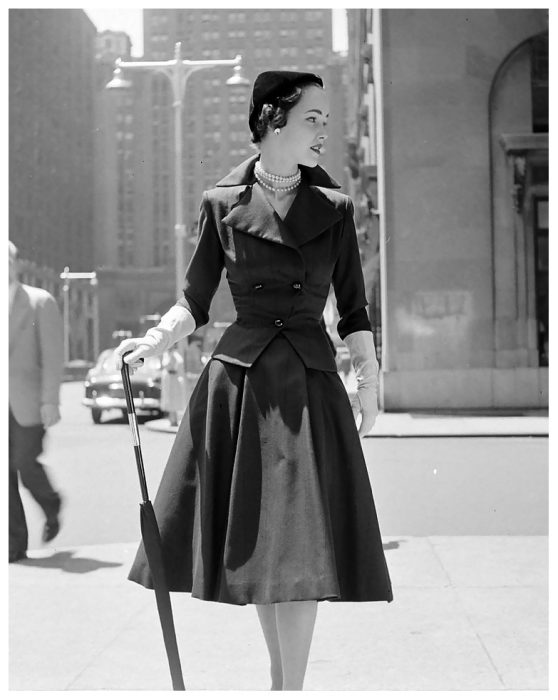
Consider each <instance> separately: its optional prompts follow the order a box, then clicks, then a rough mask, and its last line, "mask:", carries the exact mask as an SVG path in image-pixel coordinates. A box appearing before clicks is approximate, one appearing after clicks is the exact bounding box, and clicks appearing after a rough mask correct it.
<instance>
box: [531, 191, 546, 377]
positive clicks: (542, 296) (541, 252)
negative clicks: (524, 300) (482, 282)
mask: <svg viewBox="0 0 558 700" xmlns="http://www.w3.org/2000/svg"><path fill="white" fill-rule="evenodd" d="M534 205H535V294H536V313H537V337H538V350H539V366H540V367H548V289H549V287H548V199H547V198H538V197H536V198H535V200H534Z"/></svg>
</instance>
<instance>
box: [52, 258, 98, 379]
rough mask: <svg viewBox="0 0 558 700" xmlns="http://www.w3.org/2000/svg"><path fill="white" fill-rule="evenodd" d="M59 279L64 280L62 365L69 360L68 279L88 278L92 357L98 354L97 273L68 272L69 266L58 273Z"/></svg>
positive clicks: (95, 357) (94, 357) (66, 363)
mask: <svg viewBox="0 0 558 700" xmlns="http://www.w3.org/2000/svg"><path fill="white" fill-rule="evenodd" d="M60 279H61V280H64V285H63V287H62V292H63V297H62V299H63V320H64V330H63V333H64V365H66V366H67V365H68V364H69V362H70V280H89V284H90V285H91V293H92V298H91V301H92V307H93V311H92V318H93V359H95V360H96V359H97V357H98V355H99V299H98V297H97V294H98V285H97V282H98V280H97V273H96V272H70V268H69V267H65V268H64V272H61V273H60Z"/></svg>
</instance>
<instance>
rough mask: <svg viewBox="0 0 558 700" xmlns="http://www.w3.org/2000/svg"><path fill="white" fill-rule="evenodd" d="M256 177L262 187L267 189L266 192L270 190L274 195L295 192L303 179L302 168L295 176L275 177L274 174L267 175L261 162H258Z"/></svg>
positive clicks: (255, 170)
mask: <svg viewBox="0 0 558 700" xmlns="http://www.w3.org/2000/svg"><path fill="white" fill-rule="evenodd" d="M254 175H255V176H256V180H257V181H258V182H259V184H260V185H261V186H262V187H265V189H266V190H269V191H270V192H274V193H276V192H292V191H293V190H296V188H297V187H298V186H299V185H300V181H301V179H302V174H301V172H300V168H299V169H298V171H297V172H296V173H295V174H294V175H288V176H283V175H273V174H272V173H267V172H266V171H265V170H264V169H263V168H262V166H261V165H260V161H256V165H255V168H254ZM266 180H268V182H266ZM276 183H277V184H276ZM279 184H281V185H283V187H279V186H278V185H279Z"/></svg>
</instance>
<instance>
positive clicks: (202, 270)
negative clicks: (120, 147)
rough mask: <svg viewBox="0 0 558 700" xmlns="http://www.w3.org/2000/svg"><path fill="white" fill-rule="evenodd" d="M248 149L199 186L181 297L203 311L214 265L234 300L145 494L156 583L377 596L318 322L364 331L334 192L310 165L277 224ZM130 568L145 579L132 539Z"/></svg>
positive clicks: (351, 236) (306, 596) (354, 266)
mask: <svg viewBox="0 0 558 700" xmlns="http://www.w3.org/2000/svg"><path fill="white" fill-rule="evenodd" d="M256 158H257V157H254V158H251V159H249V160H248V161H246V162H245V163H243V164H242V165H240V166H239V167H238V168H237V169H236V170H234V171H233V172H232V173H230V174H229V175H228V176H227V177H226V178H224V179H223V180H222V181H221V182H220V183H218V186H217V187H216V188H215V189H213V190H210V191H209V192H206V193H205V195H204V199H203V202H202V207H201V214H200V234H199V240H198V245H197V247H196V251H195V253H194V255H193V258H192V261H191V263H190V265H189V266H188V270H187V272H186V282H185V290H184V294H185V296H184V299H183V300H182V301H181V303H183V304H184V305H185V306H187V308H188V309H190V310H191V312H192V313H193V314H194V317H195V318H196V323H197V325H198V326H200V325H203V324H204V323H206V322H207V320H208V310H209V306H210V303H211V299H212V297H213V294H214V293H215V290H216V288H217V286H218V283H219V279H220V276H221V272H222V268H223V266H225V268H226V270H227V279H228V282H229V285H230V289H231V292H232V295H233V299H234V302H235V307H236V310H237V319H236V321H235V322H234V323H233V324H232V325H231V326H230V327H229V328H228V329H227V331H226V332H225V333H224V335H223V337H222V338H221V340H220V342H219V343H218V345H217V347H216V348H215V351H214V352H213V355H212V358H211V360H210V361H209V362H208V364H207V365H206V366H205V368H204V370H203V372H202V375H201V377H200V379H199V381H198V383H197V386H196V388H195V389H194V391H193V393H192V396H191V398H190V402H189V405H188V408H187V410H186V413H185V414H184V417H183V419H182V422H181V425H180V427H179V430H178V433H177V436H176V440H175V442H174V445H173V448H172V450H171V454H170V456H169V460H168V463H167V466H166V469H165V472H164V474H163V477H162V480H161V484H160V486H159V490H158V492H157V496H156V498H155V501H154V504H153V505H154V508H155V513H156V515H157V520H158V522H159V528H160V531H161V538H162V542H163V550H164V559H165V566H166V572H167V579H168V584H169V588H170V590H171V591H190V592H191V593H192V595H193V596H194V597H196V598H201V599H203V600H211V601H219V602H223V603H233V604H238V605H243V604H247V603H259V604H265V603H274V602H282V601H291V600H327V599H329V600H337V601H371V600H384V601H391V600H392V597H393V596H392V590H391V583H390V578H389V573H388V570H387V566H386V561H385V558H384V553H383V549H382V541H381V537H380V532H379V527H378V521H377V517H376V511H375V507H374V500H373V497H372V492H371V488H370V483H369V479H368V472H367V469H366V464H365V461H364V456H363V453H362V447H361V444H360V438H359V436H358V432H357V429H356V426H355V421H354V418H353V414H352V410H351V407H350V403H349V399H348V397H347V393H346V391H345V388H344V386H343V383H342V382H341V379H340V378H339V376H338V374H337V371H336V370H337V368H336V364H335V358H334V354H333V352H332V348H331V343H330V342H329V340H328V337H327V334H326V332H325V330H324V326H323V323H322V322H321V319H322V313H323V309H324V305H325V302H326V300H327V296H328V291H329V288H330V285H331V283H333V288H334V291H335V294H336V298H337V305H338V309H339V314H340V322H339V325H338V330H339V333H340V335H341V337H345V335H347V334H348V333H351V332H353V331H355V330H366V329H369V328H370V325H369V322H368V318H367V316H366V313H365V309H364V307H365V305H366V299H365V296H364V285H363V279H362V270H361V266H360V256H359V252H358V245H357V240H356V234H355V229H354V223H353V209H352V204H351V202H350V200H349V198H348V197H346V196H345V195H342V194H340V193H338V192H335V191H333V188H335V187H338V186H337V185H336V183H334V181H333V180H331V178H329V176H328V175H327V173H325V171H323V170H322V169H321V168H319V167H318V168H314V169H306V168H301V170H302V171H303V184H302V186H301V188H300V189H299V191H298V193H297V196H296V198H295V200H294V202H293V204H292V205H291V208H290V210H289V212H288V214H287V216H286V217H285V219H284V221H282V220H281V219H280V218H279V217H278V216H277V214H276V213H275V212H274V210H273V208H272V206H271V204H270V203H269V202H268V201H267V199H266V198H265V195H264V194H263V192H262V191H261V189H260V188H259V186H258V185H254V176H253V167H254V162H255V160H256ZM129 578H130V579H131V580H133V581H136V582H138V583H140V584H142V585H144V586H146V587H149V588H151V587H152V581H151V576H150V572H149V566H148V564H147V561H146V558H145V553H144V550H143V546H142V545H140V548H139V550H138V553H137V555H136V559H135V561H134V564H133V566H132V570H131V572H130V575H129Z"/></svg>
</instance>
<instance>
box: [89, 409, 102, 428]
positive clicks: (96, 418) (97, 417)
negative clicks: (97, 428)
mask: <svg viewBox="0 0 558 700" xmlns="http://www.w3.org/2000/svg"><path fill="white" fill-rule="evenodd" d="M102 414H103V411H102V409H100V408H92V409H91V418H93V423H95V424H96V425H97V424H98V423H100V422H101V415H102Z"/></svg>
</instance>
